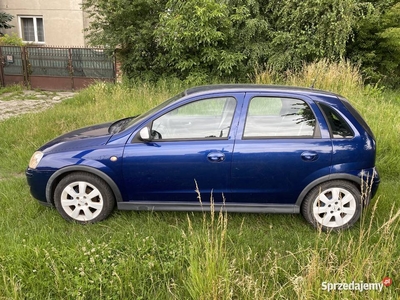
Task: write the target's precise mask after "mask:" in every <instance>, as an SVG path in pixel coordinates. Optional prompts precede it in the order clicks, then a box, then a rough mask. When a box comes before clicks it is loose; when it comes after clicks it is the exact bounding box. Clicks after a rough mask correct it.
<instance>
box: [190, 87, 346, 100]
mask: <svg viewBox="0 0 400 300" xmlns="http://www.w3.org/2000/svg"><path fill="white" fill-rule="evenodd" d="M261 91H263V92H281V93H282V92H290V93H300V94H306V95H315V96H318V95H321V96H331V97H332V96H333V97H335V98H337V97H339V95H337V94H335V93H331V92H327V91H323V90H318V89H314V88H305V87H297V86H285V85H268V84H214V85H203V86H196V87H192V88H189V89H187V90H185V91H184V94H185V95H187V96H188V95H194V94H203V93H209V92H261Z"/></svg>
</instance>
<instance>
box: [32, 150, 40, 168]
mask: <svg viewBox="0 0 400 300" xmlns="http://www.w3.org/2000/svg"><path fill="white" fill-rule="evenodd" d="M42 157H43V152H42V151H36V152H35V153H33V155H32V157H31V160H30V161H29V168H31V169H36V167H37V166H38V164H39V163H40V160H41V159H42Z"/></svg>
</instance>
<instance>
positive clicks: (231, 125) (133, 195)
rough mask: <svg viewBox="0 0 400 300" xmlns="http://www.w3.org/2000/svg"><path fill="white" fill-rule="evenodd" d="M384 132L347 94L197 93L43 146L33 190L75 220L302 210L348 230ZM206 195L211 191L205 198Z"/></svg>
mask: <svg viewBox="0 0 400 300" xmlns="http://www.w3.org/2000/svg"><path fill="white" fill-rule="evenodd" d="M375 154H376V143H375V138H374V135H373V133H372V131H371V129H370V128H369V127H368V125H367V123H366V122H365V121H364V120H363V118H362V117H361V116H360V114H359V113H358V112H357V111H356V110H355V109H354V108H353V107H352V106H351V105H350V103H349V102H348V101H347V100H346V99H344V98H343V97H341V96H339V95H336V94H333V93H328V92H324V91H320V90H314V89H306V88H297V87H283V86H267V85H211V86H201V87H195V88H191V89H188V90H186V91H184V92H182V93H181V94H179V95H177V96H175V97H173V98H171V99H169V100H167V101H166V102H164V103H162V104H161V105H159V106H157V107H155V108H154V109H152V110H150V111H148V112H146V113H144V114H142V115H139V116H136V117H130V118H126V119H122V120H119V121H115V122H112V123H106V124H100V125H95V126H91V127H87V128H83V129H79V130H76V131H73V132H70V133H67V134H65V135H62V136H60V137H58V138H56V139H54V140H52V141H50V142H48V143H47V144H45V145H44V146H42V147H41V148H39V149H38V151H36V152H35V153H34V154H33V156H32V158H31V160H30V163H29V167H28V169H27V171H26V176H27V180H28V184H29V186H30V190H31V194H32V195H33V197H35V198H36V199H38V200H39V201H40V203H42V204H46V205H50V206H55V207H56V209H57V210H58V212H59V213H60V214H61V216H62V217H64V218H65V219H67V220H71V221H75V222H78V223H94V222H98V221H101V220H103V219H105V218H107V217H108V216H109V215H110V214H111V213H112V211H113V209H114V207H115V206H116V207H117V208H118V209H121V210H164V211H208V210H210V209H211V208H212V206H213V207H214V209H215V210H220V209H223V210H224V211H227V212H251V213H302V215H303V216H304V218H305V219H306V220H307V221H308V222H309V223H310V224H311V225H312V226H314V227H316V228H321V229H322V230H325V231H327V230H340V229H346V228H348V227H350V226H352V225H353V224H354V223H355V222H357V220H358V219H359V218H360V214H361V211H362V208H363V206H365V205H367V204H368V202H369V201H370V199H371V198H372V197H373V196H374V195H375V193H376V191H377V188H378V185H379V181H380V180H379V176H378V173H377V171H376V168H375ZM198 195H201V199H199V197H198Z"/></svg>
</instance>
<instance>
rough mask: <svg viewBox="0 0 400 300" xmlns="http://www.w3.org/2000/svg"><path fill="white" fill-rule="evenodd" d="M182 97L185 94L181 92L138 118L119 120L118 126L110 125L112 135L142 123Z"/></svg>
mask: <svg viewBox="0 0 400 300" xmlns="http://www.w3.org/2000/svg"><path fill="white" fill-rule="evenodd" d="M183 96H185V93H184V92H182V93H180V94H178V95H175V96H174V97H172V98H170V99H168V100H166V101H164V102H163V103H161V104H159V105H157V106H156V107H154V108H152V109H150V110H149V111H147V112H145V113H143V114H141V115H138V116H135V117H130V118H126V119H122V120H120V121H117V122H116V123H117V124H118V126H115V125H114V124H116V123H114V124H113V125H111V126H114V128H113V129H114V130H112V131H113V133H117V132H121V131H123V130H125V129H127V128H128V127H130V126H132V125H133V124H135V123H137V122H140V121H142V120H143V119H145V118H146V117H147V116H149V115H151V114H153V113H154V112H156V111H158V110H160V109H163V108H164V107H166V106H168V105H169V104H170V103H172V102H174V101H176V100H178V99H179V98H182V97H183ZM120 122H121V123H120ZM117 128H118V129H117ZM116 131H117V132H116Z"/></svg>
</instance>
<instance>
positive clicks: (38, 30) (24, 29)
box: [19, 16, 44, 43]
mask: <svg viewBox="0 0 400 300" xmlns="http://www.w3.org/2000/svg"><path fill="white" fill-rule="evenodd" d="M19 28H20V34H21V38H22V40H23V41H24V42H28V43H29V42H30V43H44V29H43V18H42V17H39V16H38V17H30V16H23V17H19Z"/></svg>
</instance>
